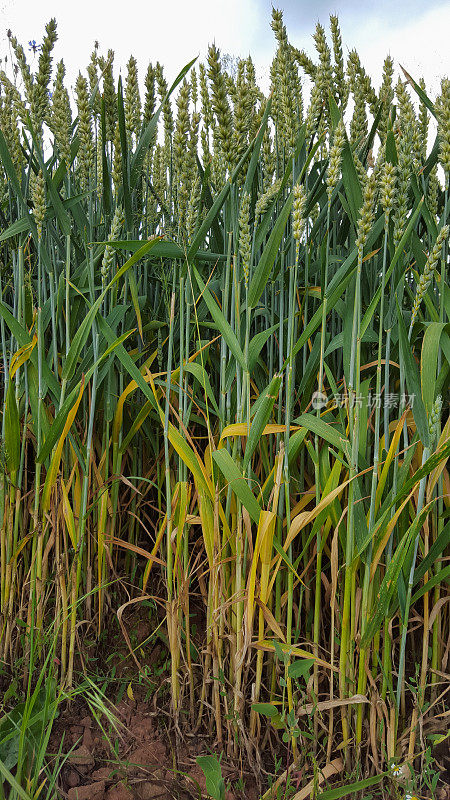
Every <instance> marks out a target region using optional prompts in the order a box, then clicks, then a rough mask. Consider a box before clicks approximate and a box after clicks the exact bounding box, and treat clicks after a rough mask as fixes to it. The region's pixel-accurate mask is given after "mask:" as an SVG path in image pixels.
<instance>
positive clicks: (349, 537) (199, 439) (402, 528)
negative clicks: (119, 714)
mask: <svg viewBox="0 0 450 800" xmlns="http://www.w3.org/2000/svg"><path fill="white" fill-rule="evenodd" d="M271 25H272V29H273V33H274V58H273V61H272V66H271V70H270V80H271V90H270V94H269V95H268V96H266V95H265V94H264V93H263V92H262V91H261V89H260V88H259V86H258V83H257V80H256V75H255V66H254V64H253V62H252V60H251V58H250V57H249V58H248V59H246V60H237V61H236V63H235V64H232V65H231V67H230V65H229V64H228V65H226V64H224V61H223V59H222V56H221V53H220V52H219V51H218V49H217V48H216V47H215V46H214V45H212V46H211V47H210V48H209V51H208V54H207V59H206V61H205V62H204V63H201V62H199V61H198V60H194V61H192V62H191V63H190V64H188V65H186V66H185V67H184V68H183V69H182V70H181V72H180V73H179V75H178V77H177V78H176V80H175V81H174V82H173V84H172V85H170V86H169V83H168V80H167V79H166V76H165V73H164V70H163V66H162V65H161V64H159V63H157V64H150V65H149V66H148V68H147V70H146V72H145V73H144V71H142V72H139V74H138V65H137V63H136V61H135V59H134V58H133V57H130V59H129V62H128V64H127V67H126V74H125V76H124V80H123V81H122V78H121V77H119V78H117V69H116V68H115V65H114V53H113V52H112V51H108V53H106V54H102V53H101V52H100V51H99V49H97V48H94V51H93V53H92V58H91V61H90V63H89V65H88V67H87V70H86V69H83V70H82V72H80V73H79V75H78V78H77V80H76V84H75V91H74V93H73V95H72V94H71V95H69V92H68V90H67V88H66V83H65V68H64V64H63V62H59V63H58V64H56V65H54V64H53V63H52V50H53V47H54V44H55V41H56V38H57V28H56V22H55V20H51V21H50V22H49V24H48V25H47V27H46V32H45V36H44V38H43V43H42V45H41V46H39V47H38V48H37V49H38V52H39V56H38V58H36V59H35V62H34V63H35V68H34V69H31V67H30V65H29V62H28V60H27V56H26V55H25V51H24V49H23V47H22V46H21V44H20V43H19V42H18V41H17V40H16V39H15V37H14V36H13V35H12V34H11V35H10V44H11V48H12V52H13V54H14V63H13V67H14V69H12V70H11V74H9V73H8V74H7V73H6V72H4V71H3V72H1V73H0V85H1V95H0V173H1V174H0V223H1V224H0V259H1V264H0V281H1V283H0V338H1V360H2V370H1V374H0V394H1V426H2V427H1V461H0V526H1V529H0V530H1V533H0V535H1V598H0V599H1V609H0V662H1V665H2V674H3V675H9V676H11V675H12V676H14V675H15V676H16V679H17V681H18V683H19V684H20V686H22V687H23V692H24V697H25V699H26V702H29V701H30V698H33V697H35V692H36V681H37V683H38V686H40V687H42V686H43V685H45V684H46V683H47V685H48V686H50V685H51V687H52V691H53V693H54V696H55V697H57V698H58V701H59V698H62V697H65V696H67V693H70V691H72V690H73V689H74V688H76V686H77V682H78V681H79V680H80V673H81V672H82V670H83V667H82V666H80V665H82V664H83V663H84V662H83V659H82V655H83V646H84V645H83V639H84V637H85V635H86V636H87V635H88V634H87V632H89V636H90V637H93V638H94V639H95V640H96V641H98V642H101V641H104V640H105V636H106V637H108V631H110V630H111V626H112V625H116V627H118V628H119V629H120V631H121V632H122V634H123V636H124V637H125V641H126V643H127V646H128V647H129V648H130V649H131V650H133V658H134V662H133V663H134V668H135V673H136V677H137V678H138V677H139V676H140V675H141V674H142V673H143V670H144V667H145V662H146V648H145V645H144V646H143V647H141V648H140V649H139V650H138V651H135V650H134V649H133V647H132V644H131V642H130V637H129V632H128V620H129V619H130V615H131V617H132V614H133V613H134V612H135V611H136V609H137V608H138V607H139V606H141V607H142V608H147V606H151V607H152V609H153V611H152V616H151V620H152V625H153V628H154V632H153V634H152V635H153V636H154V637H156V638H159V640H160V642H161V643H162V645H163V646H164V647H165V648H166V651H167V653H168V654H169V656H170V667H169V671H168V673H167V676H166V684H167V692H166V693H165V694H164V695H163V696H162V700H161V702H162V703H163V704H164V707H165V708H166V710H167V709H170V718H171V720H172V724H173V726H174V730H176V731H183V730H184V729H185V728H186V726H187V727H188V728H190V729H191V730H195V731H198V732H204V731H208V734H209V736H210V741H211V743H213V749H214V751H215V752H217V753H220V752H222V751H223V752H225V753H227V754H228V756H229V757H230V758H235V759H244V760H247V761H249V760H250V761H252V762H254V770H255V772H257V773H258V774H259V775H260V776H261V775H262V774H263V767H264V766H266V765H267V761H266V754H267V753H268V752H269V751H271V752H273V751H275V752H277V753H282V754H284V755H283V759H285V760H284V761H283V764H284V766H283V769H285V768H286V766H287V772H289V764H296V765H306V766H305V782H304V784H303V785H306V784H307V782H308V780H310V779H311V776H312V774H313V769H312V763H314V765H315V767H314V774H316V770H326V769H327V768H329V765H330V764H334V765H335V766H336V765H337V764H339V770H340V772H341V774H344V772H345V771H347V772H348V773H349V774H350V773H351V771H352V769H353V767H354V765H355V760H356V761H357V762H358V763H360V772H359V775H358V776H357V777H358V780H359V783H358V782H357V783H355V784H354V786H356V788H354V789H353V790H352V791H353V793H355V792H357V791H359V792H364V791H365V792H366V793H365V794H364V793H363V794H361V795H360V796H364V797H368V796H369V795H368V794H367V787H368V786H371V785H374V786H375V785H376V784H377V783H378V784H380V785H381V782H382V780H383V776H386V775H388V774H389V771H391V772H392V765H393V764H394V765H398V764H406V765H409V772H408V781H409V784H410V788H411V791H413V790H414V791H416V792H417V793H419V792H422V794H421V795H420V796H424V797H435V796H436V797H437V795H436V794H433V792H436V791H437V789H436V787H434V788H433V787H431V788H430V786H428V784H424V782H423V780H424V779H423V775H424V774H426V771H425V770H424V765H425V761H426V754H427V753H428V754H429V752H431V751H432V747H433V745H435V744H437V743H442V742H444V741H445V737H446V734H447V726H448V714H449V705H448V690H449V688H450V684H449V671H450V667H449V650H450V616H449V604H448V599H449V592H448V585H449V577H450V565H449V555H450V550H449V544H450V522H449V518H448V517H449V499H450V482H449V473H448V458H449V456H450V420H449V414H448V397H449V392H448V390H449V360H450V336H449V334H450V328H449V324H448V319H449V317H450V287H449V284H448V275H447V267H448V236H449V227H448V223H449V210H450V206H449V175H450V81H449V79H448V78H443V79H442V82H441V92H440V94H439V95H438V96H437V97H436V98H434V99H431V98H430V97H429V96H428V94H427V88H426V86H425V85H424V83H423V81H421V80H419V77H417V76H416V79H415V78H413V77H411V76H410V75H409V74H408V73H407V72H406V71H404V70H403V71H402V70H401V69H400V67H399V66H398V65H396V64H394V60H393V59H392V58H391V57H389V56H388V57H387V58H386V59H385V61H384V65H383V66H382V76H381V81H380V88H379V90H375V89H374V86H373V82H372V79H371V77H370V76H369V75H368V73H367V72H366V71H365V69H364V66H363V60H361V59H360V57H359V56H358V54H357V53H356V51H354V50H351V51H349V54H348V57H347V58H344V55H343V46H342V42H341V34H340V30H339V23H338V20H337V18H336V17H334V16H332V17H331V18H330V26H329V30H327V31H325V29H324V28H323V27H322V26H321V25H320V24H318V25H317V27H316V30H315V33H314V35H313V39H314V44H315V48H316V52H317V55H316V59H315V61H313V60H311V59H310V58H309V56H307V55H306V53H304V52H303V51H299V50H297V49H296V48H295V47H294V46H293V45H292V44H291V43H290V41H289V38H288V34H287V31H286V28H285V25H284V23H283V18H282V14H281V13H280V12H278V11H276V10H274V11H273V13H272V21H271ZM142 66H143V67H144V66H145V65H142ZM380 68H381V64H380ZM80 658H81V661H80ZM3 711H4V713H5V714H7V712H8V711H9V707H8V705H7V704H6V705H5V706H4V709H3ZM22 738H23V736H22ZM447 742H448V739H447ZM3 745H4V742H3ZM1 748H2V723H1V722H0V752H1ZM430 748H431V750H430ZM20 752H22V751H20ZM42 753H44V751H42ZM42 759H44V755H42ZM5 763H6V762H5ZM5 763H4V764H3V766H1V764H0V771H1V773H2V780H4V784H3V789H2V790H0V796H1V797H6V796H10V797H16V796H17V797H19V796H20V797H23V796H25V797H37V794H38V793H39V792H40V790H39V787H40V786H41V783H42V771H41V772H39V770H36V759H34V760H33V758H31V759H29V760H28V761H25V763H24V765H23V766H21V764H20V761H19V766H18V767H17V768H16V767H15V768H14V769H12V767H11V768H8V767H6V766H5ZM427 763H428V762H427ZM43 769H44V767H43ZM395 769H396V767H395V766H394V772H395ZM339 770H337V771H339ZM14 776H15V777H14ZM39 776H40V777H39ZM420 776H422V777H420ZM261 780H262V779H261ZM283 780H286V775H285V776H284V778H283V776H281V778H280V783H279V787H282V785H283ZM442 780H443V778H442ZM263 784H264V781H263ZM318 785H319V784H315V786H314V787H313V789H312V791H314V792H316V791H318ZM389 785H390V786H391V788H390V789H388V790H387V792H388V793H387V794H386V795H385V796H386V797H394V796H395V797H397V796H399V797H400V796H404V794H403V795H400V794H398V795H397V794H395V792H397V791H399V792H400V789H398V790H397V788H396V787H395V786H393V785H391V784H389ZM439 785H441V784H439ZM8 787H9V788H8ZM41 788H42V787H41ZM263 788H264V791H266V790H267V788H268V786H267V783H266V784H265V785H264V786H263ZM406 788H408V787H406ZM55 791H56V789H55V788H51V787H50V789H48V790H47V788H46V789H45V791H44V795H45V794H46V793H47V794H46V796H48V797H53V796H57V795H55ZM334 791H335V792H336V791H337V790H336V789H335V790H334ZM401 791H402V792H403V789H401ZM8 792H9V794H8ZM21 792H22V793H21ZM24 792H25V795H24V794H23V793H24ZM52 792H53V794H52ZM430 792H431V794H430ZM41 796H43V795H41ZM219 796H220V793H219ZM269 796H273V797H275V796H277V795H276V792H275V790H273V791H272V794H270V790H269V794H268V795H267V797H269ZM278 796H280V797H281V796H284V795H278ZM302 796H305V797H306V795H302ZM308 796H309V795H308ZM311 796H312V795H311ZM314 796H319V794H314ZM320 796H321V795H320ZM323 796H324V797H325V794H324V795H323ZM341 796H342V797H343V796H347V794H336V793H335V794H330V797H341ZM370 796H372V795H370ZM377 796H378V795H377ZM445 796H446V795H445Z"/></svg>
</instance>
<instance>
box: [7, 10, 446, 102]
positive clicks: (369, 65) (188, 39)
mask: <svg viewBox="0 0 450 800" xmlns="http://www.w3.org/2000/svg"><path fill="white" fill-rule="evenodd" d="M393 2H395V0H393ZM277 5H280V6H281V7H282V6H283V2H282V0H280V2H279V3H277ZM261 6H262V3H261V0H212V2H211V0H209V1H208V0H163V1H162V2H161V0H158V2H155V0H148V1H147V2H142V0H129V2H128V3H127V4H125V5H124V4H123V3H122V2H121V3H120V4H119V3H118V2H117V0H111V1H110V2H107V0H97V2H95V0H78V1H77V2H76V3H73V2H70V3H69V2H68V0H39V2H36V1H35V0H34V1H33V0H3V3H2V7H1V18H2V28H3V30H2V31H0V34H1V36H0V43H1V47H0V49H1V51H2V52H1V55H3V54H4V53H6V52H8V50H7V48H8V42H7V39H6V35H5V32H6V29H7V28H8V27H9V28H11V29H12V30H13V32H14V33H15V34H16V35H17V37H18V38H19V40H20V41H21V42H22V43H23V44H24V47H25V49H26V50H27V45H28V41H29V40H30V39H36V41H38V42H39V41H41V40H42V37H43V31H44V26H45V23H46V22H47V21H48V20H49V19H50V17H52V16H56V19H57V21H58V32H59V41H58V43H57V46H56V49H55V58H56V59H57V58H61V57H63V58H64V61H65V63H66V67H67V71H68V76H69V81H70V82H71V83H73V81H74V79H75V76H76V73H77V71H78V69H79V68H80V67H82V66H83V65H86V64H87V63H88V61H89V57H90V53H91V51H92V46H93V43H94V41H95V40H96V39H98V41H99V42H100V47H101V51H102V52H106V50H107V49H108V48H110V47H111V48H112V49H114V50H115V53H116V65H117V66H122V68H123V67H124V66H125V64H126V62H127V60H128V57H129V56H130V54H131V53H133V55H135V57H136V58H137V59H138V64H139V66H140V70H141V75H143V73H144V70H145V68H146V66H147V64H148V62H149V61H152V62H153V63H154V62H155V61H156V60H159V61H161V63H162V64H163V65H164V67H165V70H166V74H167V78H168V80H171V79H173V78H174V77H175V75H176V74H177V72H178V71H179V70H180V69H181V68H182V67H183V66H184V64H186V63H187V62H188V61H190V60H191V59H192V58H193V57H195V56H196V55H200V57H201V58H204V56H205V54H206V50H207V46H208V43H210V42H212V41H215V42H216V43H217V45H218V46H219V47H220V48H221V50H222V51H223V52H228V53H230V54H234V55H242V56H246V55H247V54H248V53H249V52H250V53H251V54H252V56H253V57H254V60H255V62H256V66H257V71H258V74H259V75H260V76H261V77H262V79H263V84H264V85H263V88H264V89H265V90H267V89H268V85H269V78H268V67H269V64H270V61H271V59H272V56H273V52H274V49H275V48H274V42H273V36H272V34H271V31H270V12H269V10H268V9H267V8H266V10H263V9H262V8H261ZM334 10H335V11H336V13H338V14H339V0H338V2H337V3H336V9H334ZM340 17H341V26H342V35H343V41H344V45H345V46H346V47H348V48H352V47H356V49H357V50H358V52H359V54H360V56H361V60H362V62H363V64H364V66H365V67H366V69H367V71H368V73H369V74H370V75H371V76H372V78H373V80H374V83H375V85H378V84H379V81H380V78H381V72H382V66H383V60H384V57H385V55H386V54H387V53H388V52H389V53H390V54H391V55H392V57H393V58H394V59H395V62H396V65H397V66H398V64H402V65H403V66H404V67H405V68H406V69H408V71H409V72H410V73H411V74H412V75H413V77H415V78H416V79H418V78H419V77H421V76H423V77H424V78H425V80H426V83H427V86H429V87H430V94H431V96H432V97H434V96H435V94H436V92H437V91H438V90H439V78H440V77H441V76H442V75H444V74H447V73H449V72H450V63H449V58H450V56H449V53H450V48H449V46H448V31H449V30H450V4H449V3H448V2H446V3H445V4H444V5H441V6H438V7H435V8H434V9H432V10H429V11H425V12H424V13H423V14H416V16H414V17H413V18H411V19H410V20H409V21H408V22H406V23H405V22H404V21H403V22H402V23H398V24H397V25H392V24H390V23H388V22H387V21H386V19H385V18H384V15H383V16H381V15H380V14H377V8H376V5H375V6H372V7H371V8H368V9H367V13H366V14H365V15H363V14H362V13H361V11H360V12H359V13H358V15H357V17H353V19H352V14H351V12H350V11H349V10H348V8H347V9H345V7H343V8H342V14H341V15H340ZM291 20H292V22H293V25H294V28H293V26H292V24H291V25H290V24H289V23H290V21H291ZM299 20H301V17H300V16H299V15H298V14H296V15H295V18H294V19H292V15H291V13H288V14H287V15H286V21H287V24H288V33H289V35H290V38H291V41H292V42H293V43H294V44H296V45H297V46H298V47H302V48H303V47H304V48H305V49H307V51H308V52H310V53H311V54H313V53H314V45H313V42H312V38H311V35H312V33H313V28H311V30H308V31H307V32H305V31H304V23H302V24H303V30H302V33H301V34H300V33H298V31H297V32H296V30H295V25H296V23H297V22H298V21H299ZM321 22H322V24H323V25H324V26H325V27H327V25H328V19H327V18H326V17H325V18H323V19H321Z"/></svg>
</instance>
